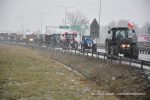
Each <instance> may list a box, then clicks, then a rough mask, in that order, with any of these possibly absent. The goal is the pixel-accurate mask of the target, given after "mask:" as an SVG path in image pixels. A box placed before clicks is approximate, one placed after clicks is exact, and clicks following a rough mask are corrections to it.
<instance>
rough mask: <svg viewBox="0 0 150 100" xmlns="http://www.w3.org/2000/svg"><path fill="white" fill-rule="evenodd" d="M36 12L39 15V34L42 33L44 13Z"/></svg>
mask: <svg viewBox="0 0 150 100" xmlns="http://www.w3.org/2000/svg"><path fill="white" fill-rule="evenodd" d="M37 14H39V15H40V31H41V34H42V33H43V15H44V13H41V12H37Z"/></svg>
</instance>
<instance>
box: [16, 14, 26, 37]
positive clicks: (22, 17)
mask: <svg viewBox="0 0 150 100" xmlns="http://www.w3.org/2000/svg"><path fill="white" fill-rule="evenodd" d="M17 17H20V19H21V31H22V34H24V18H25V17H26V16H17Z"/></svg>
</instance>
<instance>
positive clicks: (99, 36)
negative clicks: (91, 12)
mask: <svg viewBox="0 0 150 100" xmlns="http://www.w3.org/2000/svg"><path fill="white" fill-rule="evenodd" d="M101 8H102V7H101V0H100V1H99V41H100V40H101V36H100V35H101V34H100V33H101V25H100V20H101V19H100V17H101Z"/></svg>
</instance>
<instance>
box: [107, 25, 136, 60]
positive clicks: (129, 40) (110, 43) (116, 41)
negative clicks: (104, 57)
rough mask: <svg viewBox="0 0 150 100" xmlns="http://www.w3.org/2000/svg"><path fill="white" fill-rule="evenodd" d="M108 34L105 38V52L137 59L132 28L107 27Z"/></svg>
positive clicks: (134, 35)
mask: <svg viewBox="0 0 150 100" xmlns="http://www.w3.org/2000/svg"><path fill="white" fill-rule="evenodd" d="M108 36H109V37H108V38H106V40H105V52H106V53H108V54H110V55H114V56H118V55H119V54H123V55H124V57H126V58H131V59H138V56H139V51H138V46H137V39H136V34H135V30H134V29H129V28H128V27H113V28H110V29H109V31H108ZM108 58H109V57H108Z"/></svg>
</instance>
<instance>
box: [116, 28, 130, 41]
mask: <svg viewBox="0 0 150 100" xmlns="http://www.w3.org/2000/svg"><path fill="white" fill-rule="evenodd" d="M127 34H128V32H127V30H117V31H116V38H119V39H120V38H127V37H128V35H127Z"/></svg>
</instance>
